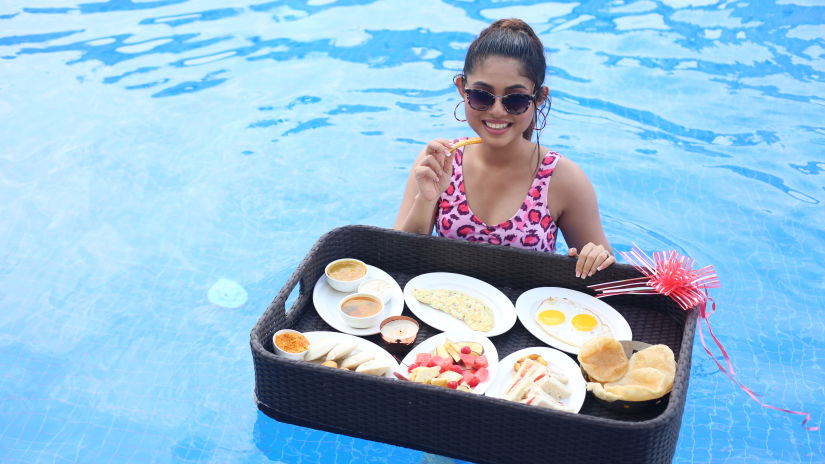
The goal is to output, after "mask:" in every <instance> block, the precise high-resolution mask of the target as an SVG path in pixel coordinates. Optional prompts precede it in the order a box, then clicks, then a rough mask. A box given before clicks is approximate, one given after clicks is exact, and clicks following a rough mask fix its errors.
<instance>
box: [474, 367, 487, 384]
mask: <svg viewBox="0 0 825 464" xmlns="http://www.w3.org/2000/svg"><path fill="white" fill-rule="evenodd" d="M476 377H478V381H479V382H485V381H487V379H489V378H490V371H488V370H487V368H486V367H482V368H481V369H479V370H477V371H476Z"/></svg>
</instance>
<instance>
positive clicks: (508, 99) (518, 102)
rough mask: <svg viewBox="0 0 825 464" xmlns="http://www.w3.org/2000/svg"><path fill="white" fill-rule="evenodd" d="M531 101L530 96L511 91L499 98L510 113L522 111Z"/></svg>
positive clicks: (525, 109)
mask: <svg viewBox="0 0 825 464" xmlns="http://www.w3.org/2000/svg"><path fill="white" fill-rule="evenodd" d="M531 101H533V97H532V96H530V95H525V94H520V93H512V94H510V95H507V96H505V97H504V98H502V99H501V103H503V104H504V109H505V110H507V112H508V113H511V114H521V113H524V112H525V111H527V108H529V107H530V102H531Z"/></svg>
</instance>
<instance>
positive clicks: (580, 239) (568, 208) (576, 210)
mask: <svg viewBox="0 0 825 464" xmlns="http://www.w3.org/2000/svg"><path fill="white" fill-rule="evenodd" d="M551 192H552V198H551V200H552V201H551V202H550V205H553V204H554V202H558V203H557V205H556V206H558V207H559V208H558V209H557V211H558V213H557V214H558V218H557V219H556V224H558V226H559V229H561V232H562V234H564V239H565V241H567V245H568V246H569V247H570V250H569V253H568V254H569V255H570V256H578V261H577V262H576V277H581V278H585V277H588V276H592V275H593V274H595V273H596V272H597V271H600V270H602V269H604V268H606V267H608V266H610V265H611V264H613V263H615V262H616V259H615V258H614V257H613V253H612V251H611V248H610V243H609V242H608V241H607V237H606V236H605V234H604V229H603V228H602V220H601V217H600V216H599V203H598V201H597V200H596V192H595V190H594V189H593V184H591V183H590V180H589V179H588V178H587V175H586V174H585V173H584V171H582V170H581V168H579V167H578V166H577V165H576V163H574V162H573V161H571V160H569V159H567V158H561V159H560V160H559V162H558V165H557V166H556V170H555V172H554V173H553V180H552V189H551Z"/></svg>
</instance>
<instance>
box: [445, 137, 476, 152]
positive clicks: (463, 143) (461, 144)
mask: <svg viewBox="0 0 825 464" xmlns="http://www.w3.org/2000/svg"><path fill="white" fill-rule="evenodd" d="M481 142H482V140H481V137H472V138H469V139H464V140H461V141H459V142H457V143H455V144H453V148H450V153H452V152H454V151H456V150H458V149H459V148H461V147H466V146H467V145H473V144H476V143H481Z"/></svg>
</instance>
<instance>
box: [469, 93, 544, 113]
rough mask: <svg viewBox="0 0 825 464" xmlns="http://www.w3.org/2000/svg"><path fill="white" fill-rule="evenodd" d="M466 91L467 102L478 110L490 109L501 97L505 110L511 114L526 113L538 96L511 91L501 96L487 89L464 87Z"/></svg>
mask: <svg viewBox="0 0 825 464" xmlns="http://www.w3.org/2000/svg"><path fill="white" fill-rule="evenodd" d="M464 93H465V94H466V95H467V103H469V104H470V108H472V109H474V110H476V111H487V110H489V109H490V108H491V107H492V106H493V105H494V104H495V102H496V98H500V99H501V104H502V105H504V110H505V111H507V112H508V113H510V114H522V113H524V112H525V111H527V110H528V109H530V103H532V102H533V101H534V100H535V98H536V96H535V95H530V94H526V93H511V94H507V95H504V96H499V95H493V94H491V93H490V92H488V91H486V90H479V89H466V88H465V89H464Z"/></svg>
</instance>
